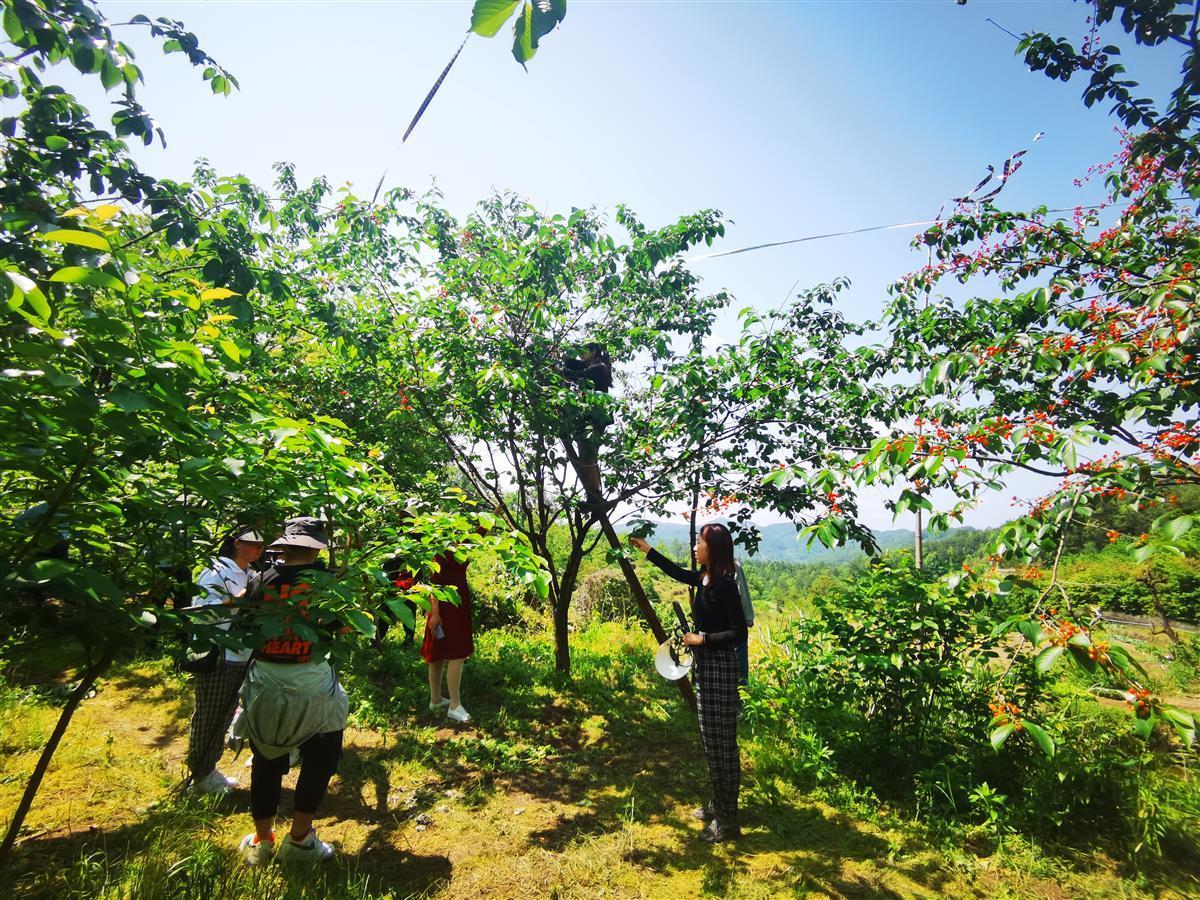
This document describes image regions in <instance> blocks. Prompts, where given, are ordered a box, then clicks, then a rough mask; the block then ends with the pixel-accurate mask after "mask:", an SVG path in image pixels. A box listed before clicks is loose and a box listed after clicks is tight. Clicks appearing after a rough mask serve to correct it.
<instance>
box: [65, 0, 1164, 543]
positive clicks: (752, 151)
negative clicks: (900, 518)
mask: <svg viewBox="0 0 1200 900" xmlns="http://www.w3.org/2000/svg"><path fill="white" fill-rule="evenodd" d="M100 5H101V9H102V10H104V11H106V12H107V13H108V15H109V16H110V18H112V19H113V20H114V21H122V20H125V19H128V18H129V17H130V16H132V15H134V14H136V13H138V12H142V13H146V14H148V15H151V16H159V15H162V16H169V17H172V18H177V19H181V20H183V21H184V22H185V23H186V24H187V25H188V27H189V28H190V29H191V30H192V31H194V32H195V33H196V34H197V35H198V37H199V38H200V41H201V45H202V46H203V47H204V48H205V49H206V50H207V51H208V52H209V53H210V54H211V55H212V56H214V57H215V58H217V59H218V60H219V61H220V62H221V63H222V64H223V65H225V66H226V67H227V68H229V69H230V70H231V71H233V72H234V74H235V75H236V76H237V77H238V79H239V80H240V82H241V90H240V91H236V92H234V93H233V95H232V96H230V97H229V98H218V97H214V96H212V95H211V94H210V93H209V91H208V88H207V85H205V84H203V83H202V82H201V81H200V79H199V73H198V72H195V71H193V70H191V68H190V67H189V66H188V65H187V64H186V61H185V60H184V59H183V58H182V57H181V56H174V57H166V58H163V57H160V56H159V55H158V54H157V53H155V52H152V51H151V49H150V47H149V45H148V43H147V42H146V41H145V40H143V39H140V38H138V37H137V35H136V33H135V31H134V30H133V29H122V31H123V32H128V39H129V40H130V43H131V44H132V46H133V47H134V48H135V49H139V48H143V47H144V48H146V49H145V50H139V55H138V63H139V64H140V65H141V66H142V67H143V69H144V70H145V72H146V76H147V85H146V87H145V89H144V90H143V92H142V99H143V102H144V104H145V105H146V106H147V107H148V109H149V110H150V112H151V113H152V114H153V115H155V116H156V117H157V119H158V121H159V124H160V125H161V126H162V127H163V129H164V130H165V132H166V134H167V140H168V147H167V149H166V150H162V149H156V150H154V151H150V152H147V153H145V154H143V155H144V157H145V161H146V164H147V166H148V167H149V170H150V171H152V172H154V173H156V174H159V175H168V176H173V177H180V178H183V177H187V175H188V174H189V172H190V169H191V164H192V161H193V160H194V159H195V158H197V157H200V156H205V157H207V158H208V159H209V160H210V161H211V162H212V163H213V164H214V165H215V167H216V168H217V170H218V171H219V172H221V173H223V174H231V173H243V174H245V175H247V176H249V177H251V178H252V179H254V180H255V181H258V182H268V181H269V180H270V178H271V164H272V163H274V162H276V161H278V160H289V161H292V162H294V163H296V165H297V167H298V170H299V175H300V177H301V178H302V179H305V178H310V177H313V176H317V175H325V176H326V177H328V178H329V179H330V180H331V181H332V182H333V183H335V184H339V183H341V182H346V181H349V182H353V183H354V184H355V185H356V186H357V187H358V192H359V193H360V194H369V193H370V192H371V190H373V188H374V185H375V182H376V181H377V180H378V179H379V177H380V175H381V174H382V173H383V171H384V170H385V169H386V170H388V173H389V174H388V179H387V185H388V186H396V185H403V186H407V187H410V188H412V189H414V190H418V191H420V190H423V189H424V188H426V187H428V186H429V184H430V183H431V181H433V180H436V182H437V184H438V185H439V186H440V187H441V189H442V190H443V191H444V192H445V195H446V201H447V203H448V205H449V206H450V208H451V209H452V210H453V211H455V212H457V213H460V214H463V213H465V212H467V211H468V210H469V208H470V206H471V205H472V204H473V203H474V202H475V201H477V200H478V199H480V198H482V197H483V196H485V195H486V194H487V192H489V191H490V190H491V189H492V188H499V189H511V190H515V191H517V192H519V193H521V194H523V195H525V196H527V197H529V198H530V199H531V200H532V201H533V202H534V203H536V204H538V205H539V206H542V207H544V208H545V209H547V210H551V211H566V210H569V209H570V207H572V206H594V207H598V208H600V209H602V210H608V211H611V210H612V208H613V207H614V206H615V205H616V204H617V203H625V204H627V205H628V206H630V207H631V208H632V209H633V210H635V211H636V212H637V213H638V214H639V216H640V217H641V218H642V219H643V221H645V222H646V223H647V224H650V225H660V224H666V223H667V222H669V221H670V220H672V219H673V218H675V217H677V216H679V215H681V214H683V213H686V212H689V211H693V210H696V209H702V208H710V207H711V208H717V209H720V210H722V211H723V212H725V213H726V214H727V215H728V216H729V217H731V218H732V219H733V220H734V223H735V225H734V226H733V227H731V228H729V230H728V232H727V237H726V240H725V243H724V247H719V246H716V247H714V248H713V249H734V248H736V247H741V246H746V245H749V244H757V243H762V242H766V241H776V240H784V239H788V238H792V237H800V236H804V235H807V234H813V233H823V232H828V231H836V230H841V229H848V228H855V227H862V226H869V225H879V224H887V223H893V222H905V221H912V220H917V219H924V218H929V217H932V216H933V215H934V214H935V213H936V212H937V210H938V207H939V206H940V205H941V204H942V202H943V201H944V200H945V199H946V198H947V197H949V196H953V195H956V194H960V193H962V192H964V191H966V190H967V189H969V188H970V187H972V186H973V185H974V184H975V182H976V181H978V180H979V178H980V177H982V174H983V172H984V167H985V166H986V165H987V164H988V163H992V164H994V165H997V166H998V165H999V164H1000V163H1001V162H1002V161H1003V160H1004V158H1005V157H1006V156H1008V155H1009V154H1011V153H1013V152H1014V151H1016V150H1018V149H1021V148H1022V147H1026V146H1029V142H1030V139H1031V138H1032V137H1033V135H1034V134H1035V133H1037V132H1039V131H1041V132H1045V137H1044V138H1043V139H1042V140H1041V141H1040V142H1039V143H1037V144H1036V145H1035V146H1034V149H1033V150H1032V151H1031V152H1030V154H1029V155H1028V156H1027V157H1026V158H1025V166H1024V168H1022V170H1021V171H1020V173H1019V174H1018V175H1017V176H1016V177H1015V178H1014V180H1013V181H1012V182H1010V184H1009V186H1008V187H1007V188H1006V189H1005V191H1004V193H1003V194H1002V195H1001V198H1000V203H1001V205H1006V206H1009V207H1014V208H1019V207H1022V206H1028V205H1034V204H1037V203H1047V204H1049V205H1050V206H1052V207H1053V206H1072V205H1075V204H1079V203H1088V202H1093V201H1095V200H1097V199H1099V197H1100V186H1099V185H1091V186H1086V187H1084V188H1082V189H1080V188H1076V187H1074V186H1073V184H1072V181H1073V179H1074V178H1076V177H1078V176H1080V175H1082V174H1083V173H1084V172H1085V171H1086V169H1087V167H1088V166H1089V165H1091V164H1092V163H1095V162H1100V161H1104V160H1107V159H1108V158H1110V157H1111V156H1112V154H1113V153H1114V152H1115V150H1116V145H1117V141H1116V136H1115V135H1114V133H1113V126H1114V124H1115V123H1114V121H1113V120H1111V119H1110V118H1109V117H1108V115H1107V111H1106V110H1105V109H1101V108H1099V107H1097V108H1094V109H1092V110H1087V109H1085V108H1084V107H1083V105H1082V103H1081V101H1080V99H1079V95H1080V92H1081V90H1082V83H1081V82H1076V83H1072V84H1069V85H1064V84H1062V83H1059V82H1051V81H1050V80H1049V79H1047V78H1045V77H1044V76H1043V75H1041V74H1031V73H1030V72H1028V71H1027V70H1026V69H1025V67H1024V65H1023V64H1022V63H1021V62H1020V60H1019V59H1018V58H1016V57H1015V56H1014V53H1013V50H1014V45H1015V41H1014V39H1013V38H1011V37H1010V36H1008V35H1007V34H1005V33H1004V32H1003V31H1002V30H1000V28H998V27H996V26H995V25H993V24H990V23H989V22H988V21H987V19H988V18H989V17H991V18H993V19H995V20H996V21H997V22H998V23H999V24H1000V25H1002V26H1004V27H1005V28H1007V29H1009V30H1010V31H1012V32H1015V33H1018V34H1019V33H1022V32H1025V31H1031V30H1039V29H1044V30H1047V31H1050V32H1052V33H1055V34H1063V35H1066V36H1069V37H1072V38H1075V39H1078V38H1080V37H1081V36H1082V34H1083V33H1084V31H1085V28H1086V26H1085V24H1084V17H1085V16H1086V15H1087V12H1088V5H1087V4H1084V3H1074V2H1070V0H1041V2H1034V0H1029V2H1024V0H1003V2H983V0H971V2H969V3H967V4H966V5H965V6H959V5H957V4H955V3H954V2H953V0H907V2H906V0H883V2H751V0H743V2H696V0H693V2H665V0H663V2H655V0H624V2H622V0H590V2H589V0H570V4H569V7H568V14H567V17H566V19H565V20H564V22H563V24H562V26H561V28H560V29H559V30H558V31H557V32H555V33H553V34H551V35H548V36H547V37H546V38H544V39H543V40H542V44H541V49H540V50H539V51H538V54H537V56H536V57H535V58H534V59H533V60H532V61H531V62H530V64H529V70H528V72H527V73H526V72H525V71H523V70H522V69H521V67H520V66H519V65H518V64H517V63H516V62H515V61H514V60H513V58H512V56H511V54H510V48H511V36H510V33H509V32H508V31H507V30H505V31H502V32H501V33H500V34H499V35H498V36H497V37H496V38H494V39H492V40H487V39H484V38H480V37H478V36H473V37H472V38H471V39H470V40H469V41H468V44H467V47H466V49H465V50H464V51H463V54H462V56H461V57H460V58H459V61H458V63H457V65H456V66H455V68H454V70H453V71H452V72H451V73H450V75H449V77H448V78H447V80H446V83H445V84H444V85H443V86H442V89H441V91H440V92H439V94H438V96H437V97H436V98H435V100H434V102H433V104H432V106H431V107H430V108H429V110H428V111H427V112H426V114H425V117H424V118H423V120H422V121H421V123H420V124H419V125H418V126H417V129H416V131H415V132H414V133H413V135H412V137H410V138H409V141H408V143H407V144H406V145H404V146H403V147H401V146H400V137H401V135H402V134H403V132H404V129H405V127H406V126H407V124H408V121H409V119H410V118H411V117H412V114H413V113H414V112H415V110H416V107H417V106H418V104H419V103H420V101H421V99H422V98H423V97H424V95H425V93H426V91H427V90H428V89H429V87H430V85H431V84H432V82H433V80H434V78H435V77H436V76H437V73H438V72H439V71H441V68H442V66H444V65H445V63H446V61H447V60H448V59H449V58H450V56H451V54H452V53H453V52H454V50H455V49H456V48H457V46H458V44H459V41H460V40H461V39H462V35H463V34H464V32H465V30H466V27H467V23H468V21H469V16H470V10H471V3H470V2H469V0H445V2H354V0H336V2H335V0H326V2H266V0H242V2H219V0H208V2H154V0H145V2H143V0H130V2H125V0H101V4H100ZM1110 32H1112V33H1109V34H1108V35H1107V37H1106V39H1107V40H1110V41H1113V42H1119V41H1118V40H1117V38H1118V34H1119V29H1116V30H1115V31H1113V30H1111V29H1110ZM124 36H125V35H124V34H123V37H124ZM1128 62H1129V63H1130V65H1131V73H1132V74H1133V76H1134V77H1136V78H1138V79H1139V80H1141V81H1142V83H1143V84H1144V85H1147V86H1148V87H1149V88H1150V89H1151V90H1152V91H1153V93H1151V94H1148V95H1149V96H1155V97H1160V96H1163V95H1164V94H1165V93H1166V91H1165V90H1164V89H1163V88H1164V87H1165V88H1167V89H1169V87H1170V86H1172V85H1173V84H1174V83H1175V82H1174V81H1173V80H1172V79H1173V78H1174V77H1176V76H1177V72H1178V65H1179V56H1178V55H1177V54H1175V53H1174V50H1173V49H1170V48H1168V49H1160V50H1156V51H1153V52H1146V51H1141V52H1138V53H1132V54H1131V55H1130V57H1129V60H1128ZM85 96H87V95H85ZM88 99H89V100H91V99H92V98H91V97H89V98H88ZM97 99H98V98H97ZM92 102H95V100H92ZM911 237H912V232H911V231H909V230H901V231H891V232H882V233H877V234H874V235H865V236H856V237H848V238H835V239H831V240H825V241H819V242H814V243H809V244H801V245H798V246H795V247H787V248H780V249H773V250H765V251H761V252H756V253H750V254H745V255H742V256H737V257H733V258H729V259H713V260H706V261H702V262H698V263H696V264H695V267H696V271H697V272H699V273H701V274H702V275H703V276H704V278H705V282H706V284H707V285H708V286H711V287H712V288H713V289H714V290H715V289H718V288H726V289H728V290H730V291H731V292H733V294H734V295H735V297H736V304H735V307H740V306H746V305H751V304H753V305H756V306H760V307H771V306H774V305H777V304H779V303H780V302H781V301H783V300H784V299H785V298H786V296H787V293H788V290H789V288H791V286H792V285H793V284H794V283H796V282H797V281H799V284H800V285H801V286H804V285H811V284H816V283H818V282H821V281H826V280H828V279H830V278H833V277H835V276H838V275H847V276H849V277H850V278H851V280H852V282H853V289H852V291H851V292H850V293H849V295H848V296H847V299H846V302H845V313H846V314H847V315H848V316H851V317H855V318H860V319H865V318H869V317H871V316H874V315H875V314H877V313H878V311H879V309H880V306H881V303H882V298H883V288H884V287H885V286H886V285H887V284H888V283H889V282H890V281H891V280H892V279H893V278H894V277H895V276H897V275H899V274H902V273H904V272H907V271H909V270H911V269H913V268H916V267H918V266H920V265H921V263H922V260H921V259H920V258H919V257H918V256H917V255H915V254H914V253H913V252H912V251H911V250H910V249H909V247H908V243H909V241H910V240H911ZM1010 488H1011V490H1010V491H1009V492H1006V493H1005V494H1004V495H1003V497H1000V496H997V497H996V498H995V499H994V500H992V501H989V502H988V503H986V504H985V505H984V506H983V507H981V509H980V510H979V511H978V512H977V513H976V514H975V516H974V517H973V518H972V519H971V520H970V521H971V523H972V524H977V525H988V524H995V523H998V522H1000V521H1003V520H1005V519H1006V518H1009V517H1011V515H1012V510H1011V508H1010V506H1009V497H1010V494H1012V493H1021V494H1032V493H1036V492H1039V491H1041V490H1044V489H1045V486H1043V485H1038V484H1036V483H1032V482H1026V481H1023V480H1019V481H1014V482H1013V483H1012V484H1011V485H1010ZM864 500H865V501H866V502H865V503H864V518H865V519H866V521H867V523H868V524H870V525H872V526H876V527H894V526H893V525H892V522H891V517H890V515H889V514H887V513H886V512H885V511H883V509H882V506H881V505H880V503H879V498H878V496H873V495H868V496H867V497H865V498H864ZM898 524H905V525H907V524H909V523H907V522H905V523H898Z"/></svg>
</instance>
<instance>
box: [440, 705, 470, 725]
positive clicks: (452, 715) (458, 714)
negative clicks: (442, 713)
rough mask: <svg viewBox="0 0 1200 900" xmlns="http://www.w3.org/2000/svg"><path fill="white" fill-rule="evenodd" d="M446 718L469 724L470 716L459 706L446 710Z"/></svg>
mask: <svg viewBox="0 0 1200 900" xmlns="http://www.w3.org/2000/svg"><path fill="white" fill-rule="evenodd" d="M446 718H447V719H453V720H454V721H455V722H470V721H471V714H470V713H469V712H467V711H466V710H465V709H463V708H462V707H461V706H451V707H450V708H449V709H447V710H446Z"/></svg>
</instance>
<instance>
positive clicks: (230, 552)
mask: <svg viewBox="0 0 1200 900" xmlns="http://www.w3.org/2000/svg"><path fill="white" fill-rule="evenodd" d="M247 531H254V527H253V526H252V525H235V526H234V527H233V528H230V529H229V531H227V532H226V533H225V536H224V537H222V538H221V544H220V546H219V547H217V556H223V557H224V558H225V559H233V558H234V556H236V555H237V535H239V534H245V533H246V532H247Z"/></svg>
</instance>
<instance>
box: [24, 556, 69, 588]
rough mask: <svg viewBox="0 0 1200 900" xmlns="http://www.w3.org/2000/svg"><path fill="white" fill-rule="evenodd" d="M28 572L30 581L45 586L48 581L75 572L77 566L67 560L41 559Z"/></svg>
mask: <svg viewBox="0 0 1200 900" xmlns="http://www.w3.org/2000/svg"><path fill="white" fill-rule="evenodd" d="M26 571H27V572H28V573H29V576H28V578H27V580H28V581H34V582H37V583H38V584H45V583H46V582H47V581H51V580H53V579H55V578H60V577H61V576H63V575H66V574H67V573H68V572H73V571H75V564H74V563H70V562H67V561H66V560H65V559H39V560H38V561H37V562H35V563H33V565H31V566H29V568H28V569H27V570H26Z"/></svg>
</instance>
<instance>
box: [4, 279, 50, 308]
mask: <svg viewBox="0 0 1200 900" xmlns="http://www.w3.org/2000/svg"><path fill="white" fill-rule="evenodd" d="M4 274H5V275H6V276H8V280H9V281H11V282H12V285H13V292H14V297H13V300H14V301H15V302H10V303H9V307H8V308H9V309H16V308H17V307H18V306H20V305H21V298H22V297H24V298H25V299H27V300H28V301H29V306H30V308H31V309H32V310H33V311H34V312H35V313H36V314H37V315H38V316H40V317H41V318H42V319H44V320H45V319H49V318H50V304H49V303H47V302H46V295H45V294H43V293H42V291H41V289H40V288H39V287H38V286H37V283H36V282H35V281H34V280H33V279H32V278H30V277H28V276H27V275H22V274H21V273H20V272H5V273H4ZM18 292H19V293H18Z"/></svg>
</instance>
